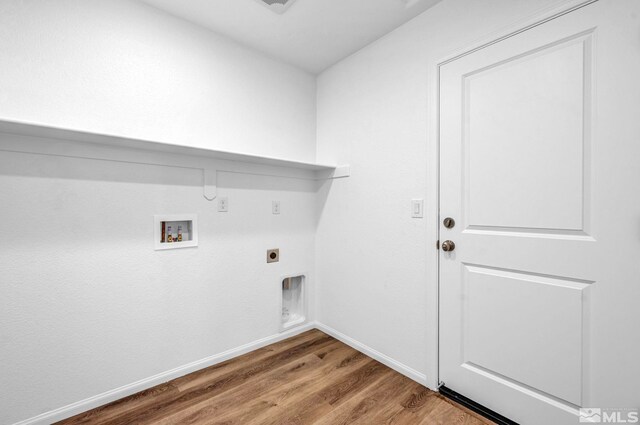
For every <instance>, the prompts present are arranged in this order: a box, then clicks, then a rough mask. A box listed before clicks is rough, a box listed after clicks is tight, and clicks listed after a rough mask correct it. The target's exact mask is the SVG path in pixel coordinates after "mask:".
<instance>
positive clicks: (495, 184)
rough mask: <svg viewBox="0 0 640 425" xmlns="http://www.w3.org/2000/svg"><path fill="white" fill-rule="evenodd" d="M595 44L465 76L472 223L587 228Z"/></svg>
mask: <svg viewBox="0 0 640 425" xmlns="http://www.w3.org/2000/svg"><path fill="white" fill-rule="evenodd" d="M589 41H590V36H588V37H583V36H581V37H579V38H578V39H577V40H576V39H571V40H568V41H564V42H562V43H560V44H557V43H554V44H552V45H550V46H545V47H544V48H542V49H537V50H534V51H533V52H529V53H527V54H526V55H524V56H523V57H517V58H515V59H513V60H508V61H505V62H503V63H500V64H499V65H496V66H490V67H488V68H482V69H478V70H472V71H471V72H469V73H467V74H466V75H464V76H463V80H462V84H463V90H464V92H463V96H464V99H465V104H464V108H465V111H464V118H465V121H466V123H465V124H466V125H465V132H464V135H463V137H464V142H463V143H464V146H463V152H464V155H465V162H466V164H465V166H464V169H463V173H464V174H465V177H466V183H467V184H468V188H469V190H468V195H469V200H468V202H467V203H466V205H463V208H464V210H465V211H466V212H467V214H468V220H467V223H468V225H469V226H491V227H500V228H532V229H560V230H582V224H583V223H582V216H583V210H582V206H583V173H582V170H583V167H584V165H585V164H584V160H585V158H584V155H583V154H584V149H583V146H584V144H585V142H588V141H585V140H584V131H583V127H584V122H583V116H584V109H585V105H584V103H585V98H586V99H588V95H585V90H584V89H585V87H588V82H585V81H583V76H584V74H585V71H586V69H585V61H584V56H585V50H586V49H589V47H588V46H589V45H590V43H589ZM587 52H588V50H587ZM478 65H483V64H478ZM585 83H587V84H585ZM541 123H544V124H543V125H540V124H541ZM522 194H526V196H521V195H522ZM514 200H517V202H513V201H514Z"/></svg>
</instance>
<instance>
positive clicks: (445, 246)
mask: <svg viewBox="0 0 640 425" xmlns="http://www.w3.org/2000/svg"><path fill="white" fill-rule="evenodd" d="M454 249H456V244H455V243H453V241H444V242H442V250H443V251H444V252H449V251H453V250H454Z"/></svg>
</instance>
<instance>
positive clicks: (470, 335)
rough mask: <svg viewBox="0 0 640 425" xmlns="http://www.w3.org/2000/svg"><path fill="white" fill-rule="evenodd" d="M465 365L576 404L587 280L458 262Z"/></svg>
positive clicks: (579, 380)
mask: <svg viewBox="0 0 640 425" xmlns="http://www.w3.org/2000/svg"><path fill="white" fill-rule="evenodd" d="M463 273H464V275H463V277H462V279H463V282H462V285H463V289H462V296H463V299H464V304H463V311H462V315H463V317H464V324H463V332H464V336H463V348H462V349H463V360H464V364H468V365H473V366H476V367H481V368H483V369H484V370H485V371H486V372H487V373H492V374H495V375H499V376H502V377H504V378H507V377H508V379H511V380H513V381H514V382H517V383H519V384H520V385H527V386H529V387H531V388H536V389H538V390H540V391H543V392H545V393H547V394H551V395H553V396H554V397H557V398H560V399H563V400H567V401H570V402H571V403H574V404H580V398H581V384H582V370H581V362H582V326H583V322H582V310H583V303H582V290H583V289H585V288H587V287H588V283H587V282H576V281H572V280H566V279H563V278H553V277H548V276H539V275H534V274H529V273H523V272H515V271H510V270H503V269H493V268H488V267H479V266H471V265H466V264H465V265H463Z"/></svg>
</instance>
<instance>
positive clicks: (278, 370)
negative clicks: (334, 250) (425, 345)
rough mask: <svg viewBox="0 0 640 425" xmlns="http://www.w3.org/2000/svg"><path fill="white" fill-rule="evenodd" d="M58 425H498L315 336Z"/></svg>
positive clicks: (287, 342) (327, 338)
mask: <svg viewBox="0 0 640 425" xmlns="http://www.w3.org/2000/svg"><path fill="white" fill-rule="evenodd" d="M58 423H59V424H67V425H70V424H74V425H75V424H101V425H102V424H110V425H115V424H127V425H128V424H159V425H162V424H220V425H222V424H224V425H251V424H261V425H262V424H273V425H280V424H300V425H307V424H318V425H320V424H323V425H328V424H366V425H372V424H398V425H400V424H411V425H414V424H415V425H420V424H468V425H472V424H473V425H480V424H490V423H491V422H489V421H487V420H486V419H483V418H481V417H479V416H476V415H475V414H474V413H472V412H470V411H468V410H466V409H464V408H463V407H461V406H458V405H456V404H454V403H452V402H451V401H449V400H447V399H445V398H443V397H442V396H440V395H439V394H437V393H434V392H433V391H430V390H428V389H427V388H425V387H423V386H422V385H419V384H417V383H416V382H414V381H412V380H410V379H408V378H406V377H404V376H403V375H401V374H399V373H397V372H395V371H394V370H392V369H390V368H388V367H386V366H384V365H383V364H381V363H379V362H377V361H375V360H373V359H371V358H370V357H367V356H365V355H364V354H362V353H360V352H359V351H357V350H354V349H353V348H351V347H349V346H347V345H345V344H343V343H341V342H339V341H337V340H336V339H334V338H332V337H330V336H328V335H326V334H324V333H322V332H320V331H318V330H312V331H309V332H305V333H303V334H300V335H297V336H295V337H293V338H289V339H287V340H285V341H282V342H279V343H276V344H273V345H270V346H267V347H264V348H261V349H259V350H256V351H253V352H251V353H248V354H245V355H243V356H241V357H237V358H234V359H232V360H229V361H226V362H224V363H220V364H217V365H215V366H211V367H208V368H206V369H203V370H200V371H197V372H194V373H192V374H189V375H186V376H183V377H181V378H178V379H174V380H173V381H170V382H167V383H164V384H162V385H158V386H156V387H154V388H150V389H148V390H146V391H142V392H140V393H137V394H134V395H132V396H130V397H126V398H123V399H121V400H118V401H115V402H113V403H110V404H107V405H105V406H102V407H99V408H97V409H94V410H90V411H88V412H85V413H82V414H80V415H77V416H74V417H72V418H69V419H66V420H64V421H62V422H58Z"/></svg>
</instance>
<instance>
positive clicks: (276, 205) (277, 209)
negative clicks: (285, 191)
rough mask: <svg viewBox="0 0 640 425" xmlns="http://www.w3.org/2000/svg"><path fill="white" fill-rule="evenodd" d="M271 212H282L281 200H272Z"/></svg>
mask: <svg viewBox="0 0 640 425" xmlns="http://www.w3.org/2000/svg"><path fill="white" fill-rule="evenodd" d="M271 212H272V213H273V214H280V201H273V202H271Z"/></svg>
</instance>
